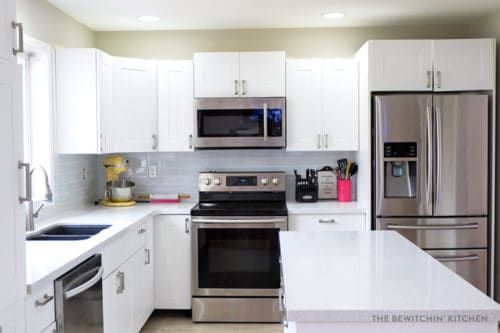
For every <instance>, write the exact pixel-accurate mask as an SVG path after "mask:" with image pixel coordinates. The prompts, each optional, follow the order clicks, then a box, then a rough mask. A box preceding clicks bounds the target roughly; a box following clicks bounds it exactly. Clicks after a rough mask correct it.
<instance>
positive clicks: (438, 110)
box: [434, 105, 443, 205]
mask: <svg viewBox="0 0 500 333" xmlns="http://www.w3.org/2000/svg"><path fill="white" fill-rule="evenodd" d="M435 107H436V193H435V194H434V195H435V197H436V200H435V201H436V205H439V202H440V200H441V173H442V170H441V169H442V166H441V152H442V145H443V129H442V125H443V124H442V119H441V108H440V107H439V106H437V105H436V106H435Z"/></svg>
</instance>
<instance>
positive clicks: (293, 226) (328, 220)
mask: <svg viewBox="0 0 500 333" xmlns="http://www.w3.org/2000/svg"><path fill="white" fill-rule="evenodd" d="M288 229H289V230H290V231H341V230H352V231H363V230H365V229H366V226H365V214H329V215H313V214H292V215H290V216H289V222H288Z"/></svg>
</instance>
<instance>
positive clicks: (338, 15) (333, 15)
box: [321, 12, 345, 19]
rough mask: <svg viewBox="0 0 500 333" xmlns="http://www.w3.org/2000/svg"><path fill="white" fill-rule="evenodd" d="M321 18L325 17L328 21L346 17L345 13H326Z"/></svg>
mask: <svg viewBox="0 0 500 333" xmlns="http://www.w3.org/2000/svg"><path fill="white" fill-rule="evenodd" d="M321 16H323V17H324V18H326V19H341V18H343V17H344V16H345V15H344V13H340V12H330V13H324V14H323V15H321Z"/></svg>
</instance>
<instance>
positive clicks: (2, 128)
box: [0, 0, 26, 332]
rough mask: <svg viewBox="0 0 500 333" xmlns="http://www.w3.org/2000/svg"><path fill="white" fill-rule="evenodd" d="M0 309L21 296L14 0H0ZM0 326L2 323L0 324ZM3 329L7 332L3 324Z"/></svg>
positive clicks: (19, 119)
mask: <svg viewBox="0 0 500 333" xmlns="http://www.w3.org/2000/svg"><path fill="white" fill-rule="evenodd" d="M0 8H1V10H0V142H1V144H0V156H2V163H0V184H2V186H1V188H0V211H1V212H2V218H1V220H0V228H1V230H2V232H1V233H0V267H2V274H0V295H2V296H1V297H0V309H3V308H5V307H6V306H10V305H11V304H13V303H14V302H15V301H17V300H20V299H22V298H23V297H24V295H25V292H26V283H25V281H26V273H25V249H24V247H25V242H24V236H25V230H24V216H23V207H22V205H20V204H19V199H18V198H19V196H20V195H21V196H24V193H19V192H20V188H21V186H20V182H21V175H23V174H24V170H19V169H18V166H17V163H18V161H20V160H22V156H23V155H22V128H23V127H22V95H21V93H22V89H21V87H22V82H21V77H22V74H21V71H20V68H19V66H17V64H16V57H15V56H14V55H13V52H12V50H13V49H14V48H15V47H16V45H15V44H16V43H15V41H14V38H13V36H15V31H14V30H13V29H12V26H11V22H12V21H15V1H12V0H0ZM0 325H2V324H1V323H0ZM4 332H10V330H9V327H8V326H6V328H5V329H4Z"/></svg>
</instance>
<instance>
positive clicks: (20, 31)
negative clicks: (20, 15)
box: [12, 21, 24, 55]
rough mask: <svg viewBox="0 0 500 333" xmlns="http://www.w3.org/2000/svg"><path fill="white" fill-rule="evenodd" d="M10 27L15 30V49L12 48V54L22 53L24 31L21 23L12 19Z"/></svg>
mask: <svg viewBox="0 0 500 333" xmlns="http://www.w3.org/2000/svg"><path fill="white" fill-rule="evenodd" d="M12 28H13V29H14V30H17V43H18V44H17V49H16V48H13V49H12V52H13V53H14V55H17V54H18V53H23V52H24V31H23V24H22V23H19V22H14V21H12Z"/></svg>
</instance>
